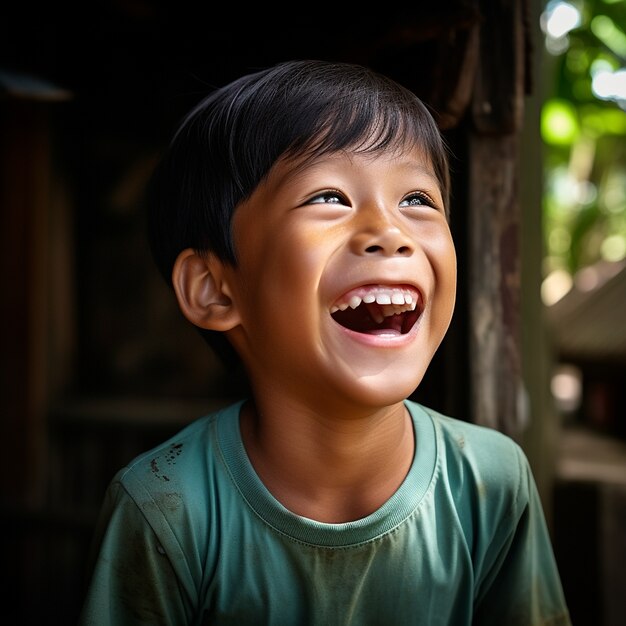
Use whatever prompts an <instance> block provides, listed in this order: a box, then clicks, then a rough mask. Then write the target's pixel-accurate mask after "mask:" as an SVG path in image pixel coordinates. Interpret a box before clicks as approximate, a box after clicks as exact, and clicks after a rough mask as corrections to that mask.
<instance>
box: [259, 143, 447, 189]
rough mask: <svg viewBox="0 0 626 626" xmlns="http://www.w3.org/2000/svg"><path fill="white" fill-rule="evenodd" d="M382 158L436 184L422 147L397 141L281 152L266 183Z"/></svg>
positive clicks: (381, 159) (357, 167) (274, 183)
mask: <svg viewBox="0 0 626 626" xmlns="http://www.w3.org/2000/svg"><path fill="white" fill-rule="evenodd" d="M381 162H385V163H386V164H387V166H388V167H389V168H393V169H395V170H396V171H397V172H400V173H405V174H407V175H412V176H420V177H425V178H427V179H429V182H430V183H431V184H433V185H436V186H437V187H440V184H439V179H438V178H437V175H436V172H435V169H434V167H433V163H432V160H431V158H430V157H429V155H428V154H427V153H426V151H425V150H423V149H421V148H419V147H418V146H408V145H398V146H395V147H394V148H393V149H389V148H388V149H385V150H383V149H377V150H367V149H365V150H363V149H361V150H359V149H354V150H338V151H334V152H328V153H322V154H303V155H296V156H290V155H284V156H283V157H281V158H280V159H278V161H277V162H276V163H275V164H274V166H273V167H272V168H271V170H270V172H269V174H268V176H267V178H266V181H265V182H266V183H270V184H272V185H281V184H287V183H288V182H290V181H293V180H295V179H301V178H306V177H308V176H309V175H311V176H314V175H315V174H316V173H318V172H319V173H321V172H329V171H330V172H332V171H334V170H335V169H336V168H338V167H341V168H343V169H346V168H350V169H359V168H361V167H367V166H368V165H371V164H375V163H381Z"/></svg>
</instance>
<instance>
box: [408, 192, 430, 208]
mask: <svg viewBox="0 0 626 626" xmlns="http://www.w3.org/2000/svg"><path fill="white" fill-rule="evenodd" d="M400 206H401V207H417V206H427V207H432V208H434V209H436V208H438V207H437V205H436V204H435V201H434V200H433V199H432V198H431V197H430V196H429V195H428V194H425V193H424V192H422V191H414V192H412V193H410V194H409V195H408V196H406V197H405V198H404V199H403V200H402V201H401V202H400Z"/></svg>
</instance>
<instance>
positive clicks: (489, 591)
mask: <svg viewBox="0 0 626 626" xmlns="http://www.w3.org/2000/svg"><path fill="white" fill-rule="evenodd" d="M448 192H449V180H448V166H447V158H446V150H445V147H444V144H443V141H442V138H441V136H440V133H439V131H438V129H437V127H436V125H435V123H434V121H433V119H432V117H431V116H430V114H429V113H428V111H427V109H426V108H425V107H424V105H423V104H422V103H421V102H420V101H419V99H418V98H417V97H416V96H415V95H414V94H412V93H411V92H409V91H408V90H406V89H404V88H402V87H401V86H399V85H397V84H395V83H394V82H392V81H390V80H389V79H387V78H385V77H383V76H380V75H377V74H375V73H372V72H370V71H369V70H367V69H365V68H362V67H358V66H354V65H348V64H340V63H327V62H320V61H295V62H287V63H283V64H279V65H277V66H276V67H274V68H270V69H267V70H264V71H260V72H257V73H255V74H251V75H249V76H245V77H243V78H240V79H238V80H236V81H235V82H233V83H232V84H230V85H227V86H226V87H224V88H222V89H219V90H217V91H216V92H214V93H213V94H212V95H210V96H209V97H208V98H206V99H205V100H204V101H202V102H201V103H200V104H199V105H198V106H197V107H196V108H195V109H194V110H193V111H192V112H191V113H190V114H189V116H188V117H187V118H186V119H185V121H184V122H183V123H182V125H181V127H180V129H179V130H178V132H177V133H176V135H175V137H174V139H173V141H172V144H171V145H170V147H169V149H168V151H167V153H166V154H165V155H164V158H163V161H162V162H161V164H160V166H159V167H158V169H157V171H156V172H155V177H154V184H153V187H152V193H151V206H150V211H151V213H150V233H151V242H152V246H153V251H154V256H155V259H156V261H157V264H158V266H159V268H160V270H161V272H162V273H163V275H164V276H165V278H166V279H167V280H168V281H169V282H170V283H171V285H172V287H173V289H174V292H175V294H176V298H177V300H178V304H179V306H180V308H181V310H182V312H183V313H184V315H185V316H186V317H187V319H189V320H190V322H192V323H193V324H194V325H195V326H197V327H198V328H199V329H200V330H201V332H203V333H204V334H205V336H206V338H207V340H208V341H209V342H210V343H211V344H212V345H214V346H216V347H217V348H218V349H225V350H227V352H226V353H225V358H227V359H230V361H229V362H233V361H234V359H236V358H239V359H241V362H242V363H243V366H244V367H245V371H246V373H247V376H248V379H249V381H250V389H251V394H250V398H247V399H242V400H241V401H240V402H238V403H236V404H235V405H233V406H230V407H227V408H225V409H224V410H222V411H218V412H217V413H215V414H211V415H208V416H206V417H203V418H200V419H198V420H197V421H195V422H194V423H192V424H190V425H189V426H188V427H186V428H184V429H183V430H182V431H181V432H180V433H179V434H178V435H176V436H174V437H173V438H172V439H171V440H169V441H167V442H165V443H163V444H162V445H161V446H158V447H157V448H155V449H153V450H151V451H149V452H147V453H145V454H143V455H141V456H139V457H138V458H137V459H135V460H134V461H132V463H130V464H129V465H128V467H126V468H124V469H122V470H121V471H120V472H119V473H118V474H117V476H116V477H115V478H114V480H113V481H112V483H111V486H110V487H109V490H108V492H107V496H106V500H105V504H104V506H103V511H102V515H101V521H100V524H99V530H98V533H97V538H98V539H97V544H96V545H97V547H98V553H97V558H96V561H95V566H94V573H93V578H92V581H91V584H90V588H89V591H88V594H87V597H86V601H85V605H84V608H83V614H82V617H81V623H82V624H114V625H115V626H120V625H122V624H238V625H242V624H293V625H302V624H329V625H333V626H334V625H339V624H356V625H363V624H393V625H396V624H398V625H404V624H425V625H428V626H432V625H434V624H442V625H443V624H445V625H454V626H457V625H464V624H494V625H498V626H504V625H509V624H519V625H522V624H524V625H530V624H569V618H568V613H567V608H566V606H565V602H564V599H563V593H562V589H561V584H560V581H559V577H558V572H557V568H556V565H555V561H554V557H553V553H552V548H551V545H550V541H549V537H548V533H547V531H546V526H545V521H544V517H543V513H542V511H541V505H540V503H539V499H538V496H537V492H536V488H535V484H534V482H533V478H532V475H531V472H530V469H529V466H528V464H527V461H526V459H525V457H524V455H523V453H522V451H521V449H520V448H519V447H518V446H517V445H516V444H515V443H514V442H513V441H512V440H510V439H508V438H507V437H505V436H504V435H503V434H501V433H499V432H497V431H494V430H491V429H487V428H483V427H479V426H476V425H473V424H469V423H466V422H463V421H458V420H455V419H451V418H449V417H445V416H442V415H439V414H438V413H436V412H434V411H432V410H430V409H428V408H426V407H423V406H420V405H418V404H416V403H414V402H411V401H408V400H406V398H407V397H408V396H409V395H410V394H411V392H412V391H413V390H414V389H415V388H416V387H417V385H419V383H420V381H421V379H422V377H423V375H424V373H425V371H426V368H427V367H428V364H429V363H430V361H431V358H432V357H433V355H434V353H435V351H436V350H437V348H438V346H439V345H440V342H441V341H442V339H443V337H444V334H445V332H446V331H447V328H448V325H449V323H450V319H451V316H452V312H453V308H454V303H455V288H456V261H455V252H454V247H453V242H452V239H451V236H450V230H449V227H448V219H447V213H446V212H447V206H448ZM224 340H225V341H224Z"/></svg>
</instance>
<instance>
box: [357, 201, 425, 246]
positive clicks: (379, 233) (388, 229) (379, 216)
mask: <svg viewBox="0 0 626 626" xmlns="http://www.w3.org/2000/svg"><path fill="white" fill-rule="evenodd" d="M357 221H358V224H357V227H356V229H355V232H354V234H353V236H352V239H351V241H350V247H351V251H352V252H353V253H354V254H358V255H381V256H411V255H412V254H413V252H414V249H415V244H414V242H413V241H412V239H411V237H410V236H409V235H408V233H406V232H405V230H403V228H402V227H401V226H399V225H398V224H396V223H395V222H394V221H393V218H392V216H390V215H388V214H387V212H386V211H385V209H381V208H379V207H375V208H371V209H368V210H367V211H363V212H362V213H361V214H360V215H359V216H358V217H357Z"/></svg>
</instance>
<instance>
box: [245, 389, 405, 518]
mask: <svg viewBox="0 0 626 626" xmlns="http://www.w3.org/2000/svg"><path fill="white" fill-rule="evenodd" d="M241 431H242V437H243V442H244V446H245V448H246V451H247V453H248V456H249V458H250V461H251V462H252V465H253V467H254V469H255V471H256V472H257V474H258V475H259V477H260V478H261V480H262V481H263V483H264V484H265V485H266V487H267V488H268V489H269V491H270V492H271V493H272V494H273V495H274V497H276V499H277V500H279V501H280V502H281V503H282V504H283V505H284V506H286V507H287V508H288V509H289V510H291V511H292V512H294V513H296V514H299V515H302V516H305V517H309V518H311V519H316V520H318V521H323V522H334V523H337V522H344V521H350V520H354V519H359V518H361V517H365V516H366V515H369V514H370V513H372V512H373V511H375V510H376V509H378V508H379V507H380V506H381V505H382V504H383V503H384V502H385V501H386V500H388V499H389V497H391V495H392V494H393V493H394V492H395V491H396V490H397V488H398V487H399V486H400V484H401V483H402V481H403V480H404V478H405V477H406V474H407V472H408V470H409V468H410V466H411V462H412V460H413V453H414V435H413V427H412V422H411V418H410V416H409V414H408V411H407V409H406V407H405V406H404V403H402V402H400V403H397V404H395V405H392V406H390V407H385V408H383V409H377V410H375V411H367V410H362V411H360V412H359V413H358V414H351V415H345V414H343V415H339V414H336V413H335V414H330V413H328V412H327V411H324V412H323V413H321V412H319V413H316V412H314V411H311V410H310V409H309V408H305V407H297V406H293V405H285V404H282V405H277V404H275V403H263V402H262V401H261V402H259V400H258V399H257V403H256V404H254V405H253V404H248V405H246V407H245V408H244V410H243V412H242V416H241Z"/></svg>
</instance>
